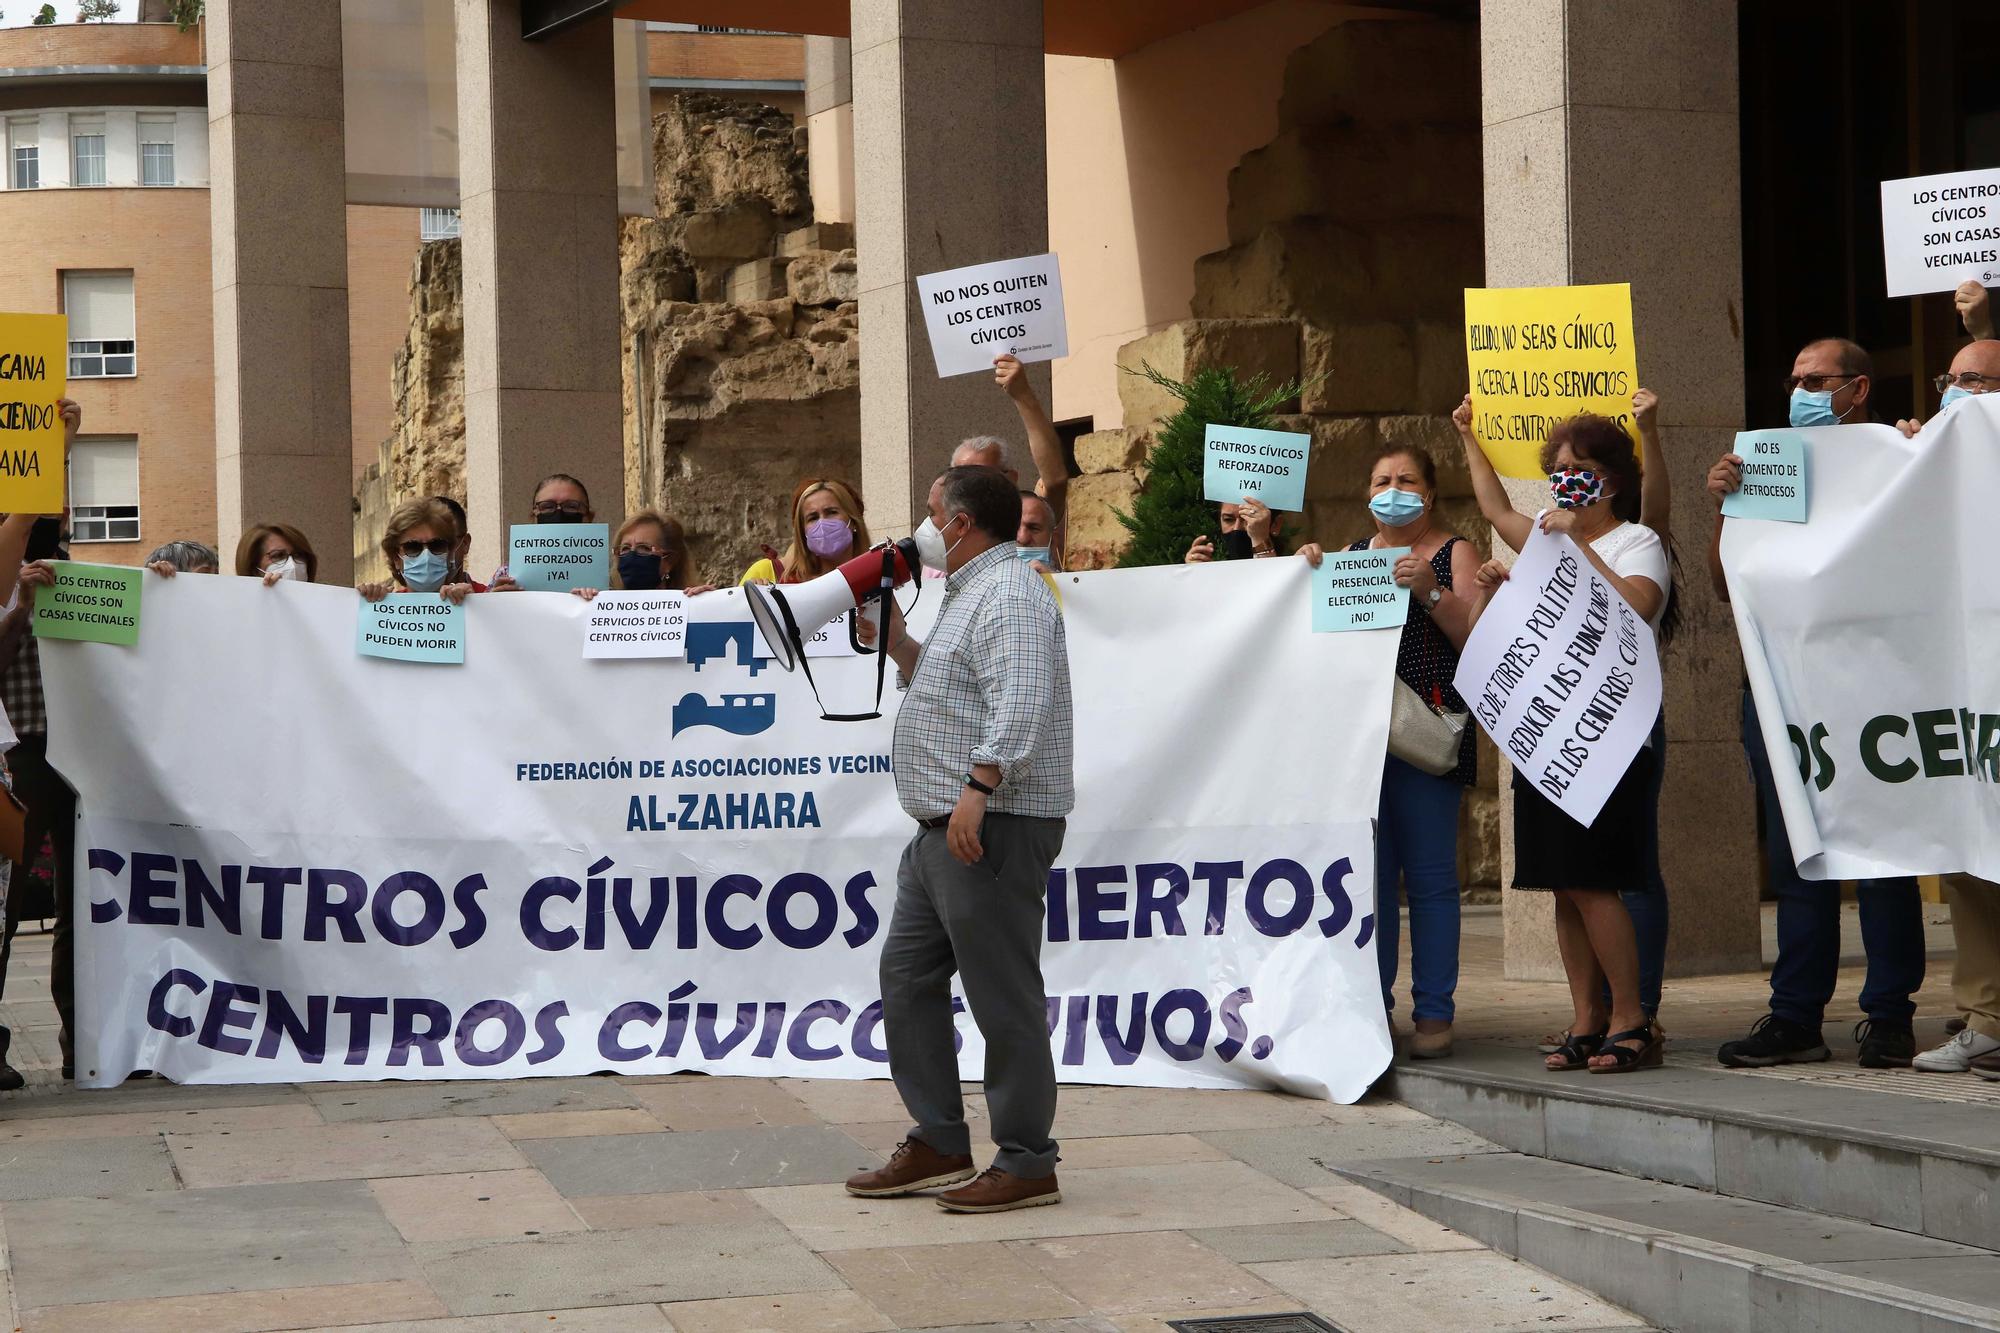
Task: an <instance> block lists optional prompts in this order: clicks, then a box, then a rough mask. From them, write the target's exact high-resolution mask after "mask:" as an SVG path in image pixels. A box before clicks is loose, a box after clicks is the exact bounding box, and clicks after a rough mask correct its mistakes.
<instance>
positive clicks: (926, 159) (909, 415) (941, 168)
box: [851, 0, 1049, 535]
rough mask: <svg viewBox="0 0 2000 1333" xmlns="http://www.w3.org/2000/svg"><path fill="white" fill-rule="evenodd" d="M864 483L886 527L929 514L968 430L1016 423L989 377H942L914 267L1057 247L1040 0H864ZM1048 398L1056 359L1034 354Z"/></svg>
mask: <svg viewBox="0 0 2000 1333" xmlns="http://www.w3.org/2000/svg"><path fill="white" fill-rule="evenodd" d="M851 13H852V16H853V34H854V36H853V69H854V184H855V243H856V246H857V248H858V251H859V255H858V258H859V262H860V286H861V302H860V305H861V327H862V328H863V329H864V330H865V334H864V336H865V337H866V338H867V339H868V355H867V356H865V357H863V358H862V360H861V441H862V444H861V450H862V454H861V485H862V490H863V497H864V499H865V500H866V501H867V504H868V523H869V527H870V529H871V530H872V531H874V532H875V533H876V534H878V535H892V534H896V533H900V532H906V531H908V530H909V528H910V526H911V520H912V517H913V516H916V517H917V518H918V519H921V515H922V514H923V512H924V504H925V500H926V497H927V496H928V495H929V493H930V484H931V481H932V479H933V478H935V477H936V476H937V474H938V473H939V472H940V471H942V470H943V468H944V466H945V464H946V463H947V462H948V461H949V460H950V457H951V451H952V449H953V448H954V447H955V446H956V445H957V443H958V441H959V440H961V439H963V438H964V437H966V436H968V435H976V434H995V435H999V434H1005V435H1007V436H1008V437H1009V438H1014V439H1018V437H1019V435H1020V421H1019V419H1018V418H1017V417H1016V416H1015V415H1014V411H1013V409H1012V408H1011V407H1010V406H1009V405H1008V404H1007V402H1006V400H1005V399H1004V397H1003V396H1002V395H1001V394H1000V393H999V392H998V391H997V390H996V389H995V388H994V387H993V383H992V380H991V378H990V377H988V376H983V375H962V376H959V377H957V378H955V379H949V380H940V379H939V378H938V375H937V365H936V363H935V362H934V361H933V360H932V359H931V349H930V342H929V340H928V338H927V336H926V335H925V332H924V321H923V315H922V312H921V311H920V310H919V309H918V306H917V288H916V282H915V279H916V278H917V277H918V276H919V275H921V274H925V273H932V272H936V271H937V270H939V269H948V268H957V267H960V266H961V265H965V264H976V263H985V262H987V261H989V260H995V259H1013V258H1017V257H1019V256H1021V255H1032V254H1040V253H1042V252H1044V251H1046V250H1047V249H1048V243H1049V219H1048V149H1047V145H1046V142H1045V140H1044V137H1043V135H1044V131H1043V125H1044V121H1045V119H1046V115H1045V107H1044V93H1043V80H1042V4H1041V0H990V3H987V4H983V5H981V6H980V8H979V21H978V22H977V23H976V24H973V23H968V22H967V21H966V18H965V14H964V12H963V7H962V6H961V5H960V4H959V2H958V0H853V4H852V6H851ZM1034 373H1035V382H1036V388H1037V391H1038V392H1039V393H1040V394H1041V395H1042V401H1043V402H1047V401H1049V398H1048V394H1049V380H1048V368H1047V367H1046V366H1038V367H1036V368H1035V372H1034Z"/></svg>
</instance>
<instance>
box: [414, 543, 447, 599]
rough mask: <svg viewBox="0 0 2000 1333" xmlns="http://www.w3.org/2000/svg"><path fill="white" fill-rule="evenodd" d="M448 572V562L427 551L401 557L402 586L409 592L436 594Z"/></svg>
mask: <svg viewBox="0 0 2000 1333" xmlns="http://www.w3.org/2000/svg"><path fill="white" fill-rule="evenodd" d="M450 572H451V564H450V562H449V561H447V560H446V559H445V558H444V557H443V556H441V555H434V554H432V553H431V552H429V551H420V552H418V553H417V554H416V555H410V556H404V557H403V586H404V587H406V588H408V589H409V590H410V591H411V592H436V591H437V590H438V589H439V588H442V587H443V586H444V579H445V575H447V574H449V573H450Z"/></svg>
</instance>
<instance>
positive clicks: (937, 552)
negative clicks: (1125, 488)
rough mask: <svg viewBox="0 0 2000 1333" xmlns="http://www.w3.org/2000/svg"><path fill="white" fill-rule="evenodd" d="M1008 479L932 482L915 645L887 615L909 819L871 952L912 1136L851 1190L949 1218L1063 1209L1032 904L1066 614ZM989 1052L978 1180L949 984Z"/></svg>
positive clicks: (1037, 893) (1055, 828)
mask: <svg viewBox="0 0 2000 1333" xmlns="http://www.w3.org/2000/svg"><path fill="white" fill-rule="evenodd" d="M1020 524H1021V496H1020V493H1019V491H1018V490H1017V489H1016V488H1015V486H1014V483H1012V482H1010V481H1009V480H1008V479H1007V477H1006V476H1005V474H1003V473H1001V472H998V471H996V470H994V469H992V468H986V467H954V468H952V469H951V470H950V471H948V472H946V473H945V474H944V475H943V476H942V477H939V478H938V479H937V481H936V482H934V483H933V484H932V486H931V494H930V519H929V520H928V521H927V522H926V523H925V524H924V526H923V528H922V529H920V530H919V531H918V533H917V549H918V552H919V554H921V555H922V556H923V558H924V563H925V564H926V565H930V566H932V567H934V568H941V569H943V570H944V571H945V572H946V578H945V593H944V606H943V609H942V610H940V611H939V612H938V619H937V625H936V627H935V628H934V629H933V630H932V631H931V636H930V639H929V640H928V642H925V643H918V642H917V641H916V640H914V639H912V638H910V636H909V633H908V631H907V630H906V629H905V628H904V626H903V624H902V623H901V620H900V619H899V618H896V617H893V616H892V617H891V622H890V625H889V627H888V629H887V630H886V633H887V634H888V636H889V643H888V652H889V654H890V656H891V657H893V658H895V660H896V665H897V667H898V668H900V669H901V671H902V673H903V675H904V677H905V679H907V680H908V681H909V689H908V691H907V692H906V693H905V694H904V697H903V702H902V705H901V707H900V709H899V710H898V712H897V715H896V738H895V745H894V751H893V761H894V763H895V769H896V794H897V797H898V799H900V800H901V802H902V805H903V809H904V810H905V811H906V812H908V814H909V815H910V816H911V818H913V819H915V820H916V821H917V825H918V828H917V833H916V837H915V838H913V839H912V840H911V842H910V844H909V846H908V847H906V848H904V850H903V860H902V864H901V865H900V866H899V867H898V869H897V872H896V908H895V912H894V914H893V916H892V918H891V920H890V923H889V934H888V938H887V939H886V940H885V941H884V942H883V946H882V969H881V980H882V1018H883V1022H884V1025H885V1027H886V1029H887V1033H888V1045H889V1072H890V1074H891V1075H892V1076H893V1077H894V1078H895V1080H896V1090H897V1092H899V1093H900V1094H901V1095H902V1098H903V1105H904V1106H905V1107H906V1108H907V1109H908V1110H909V1112H910V1116H911V1118H912V1119H913V1120H914V1121H915V1122H916V1123H915V1124H914V1125H913V1126H912V1127H911V1129H910V1133H909V1137H908V1138H907V1139H905V1140H904V1142H903V1143H902V1145H901V1146H900V1147H898V1148H897V1150H896V1153H895V1155H894V1156H893V1157H892V1158H891V1159H890V1161H889V1164H888V1165H887V1166H885V1167H883V1168H881V1169H880V1170H877V1171H869V1172H864V1173H862V1174H861V1175H858V1176H855V1177H854V1178H853V1179H851V1180H849V1181H848V1182H847V1190H848V1192H849V1193H850V1194H854V1195H858V1196H861V1197H863V1198H880V1197H887V1196H890V1195H900V1194H912V1193H915V1192H917V1191H919V1190H924V1189H932V1188H935V1187H938V1186H941V1185H955V1184H958V1183H959V1182H961V1181H966V1180H971V1182H972V1183H970V1184H968V1185H964V1186H963V1187H962V1188H959V1189H955V1190H951V1191H949V1192H948V1193H945V1194H943V1195H940V1196H939V1198H938V1203H939V1205H940V1206H942V1207H944V1208H946V1209H948V1210H950V1211H953V1212H979V1213H986V1212H1001V1211H1004V1210H1007V1209H1011V1208H1027V1207H1032V1206H1034V1205H1037V1204H1049V1203H1056V1202H1059V1201H1060V1200H1061V1198H1062V1195H1061V1193H1060V1191H1059V1190H1058V1189H1057V1186H1056V1177H1055V1166H1056V1143H1055V1140H1054V1139H1053V1138H1051V1137H1050V1130H1051V1129H1052V1128H1053V1127H1054V1124H1055V1113H1056V1073H1055V1062H1054V1060H1053V1058H1052V1057H1051V1055H1050V1052H1049V1033H1048V1019H1047V1000H1046V991H1045V989H1044V987H1043V983H1042V962H1041V949H1042V936H1043V924H1042V914H1043V896H1044V894H1045V892H1046V891H1047V886H1048V875H1049V868H1050V867H1051V866H1052V865H1054V863H1055V859H1056V854H1057V853H1058V852H1060V851H1061V850H1062V841H1063V830H1064V827H1065V820H1066V818H1067V816H1068V815H1069V812H1070V808H1071V806H1073V805H1074V804H1075V803H1076V788H1075V783H1074V780H1073V777H1072V773H1071V767H1072V757H1073V754H1074V749H1075V745H1074V738H1073V724H1072V719H1073V711H1072V708H1071V702H1070V686H1069V656H1068V650H1067V647H1066V646H1065V643H1064V639H1063V626H1062V614H1061V611H1060V610H1059V609H1058V608H1057V606H1056V600H1055V595H1054V594H1053V593H1052V592H1051V591H1050V590H1049V587H1048V585H1047V584H1046V583H1045V582H1043V580H1042V577H1041V575H1039V574H1037V573H1036V572H1035V571H1033V570H1032V569H1030V568H1029V567H1028V565H1027V564H1026V563H1025V562H1024V561H1023V560H1022V559H1021V556H1020V552H1019V548H1018V547H1016V545H1015V544H1014V534H1015V532H1016V531H1017V530H1018V529H1019V527H1020ZM954 972H955V973H957V974H958V975H959V976H960V977H961V978H962V980H963V982H964V986H965V998H966V1002H967V1003H968V1004H969V1005H970V1006H971V1008H972V1018H973V1021H974V1022H975V1023H977V1024H978V1025H979V1032H980V1035H981V1036H983V1037H984V1038H985V1039H986V1100H987V1108H988V1110H989V1112H990V1113H991V1117H992V1121H993V1141H994V1142H995V1143H996V1144H997V1145H998V1146H999V1150H1000V1151H999V1154H998V1156H996V1157H995V1159H994V1162H993V1165H992V1167H990V1168H989V1169H987V1170H986V1171H985V1172H983V1173H981V1174H979V1176H978V1178H977V1179H973V1174H974V1173H973V1167H972V1140H971V1135H970V1133H969V1131H968V1130H967V1128H966V1124H965V1107H964V1102H963V1100H962V1098H961V1097H960V1095H959V1081H958V1057H957V1054H956V1052H955V1051H954V1049H953V1047H954V1042H953V1031H952V1010H951V978H952V974H953V973H954Z"/></svg>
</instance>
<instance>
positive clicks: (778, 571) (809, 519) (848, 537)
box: [737, 477, 873, 583]
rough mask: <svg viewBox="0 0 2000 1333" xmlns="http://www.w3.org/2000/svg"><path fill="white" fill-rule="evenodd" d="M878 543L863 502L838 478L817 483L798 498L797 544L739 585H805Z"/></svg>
mask: <svg viewBox="0 0 2000 1333" xmlns="http://www.w3.org/2000/svg"><path fill="white" fill-rule="evenodd" d="M872 544H873V543H872V542H870V541H869V538H868V524H867V522H866V521H865V520H864V519H863V518H862V511H861V496H860V495H859V493H857V492H856V491H855V489H854V487H852V486H851V485H849V484H848V483H846V482H844V481H840V480H837V479H835V478H831V477H827V478H811V479H808V480H806V481H802V482H800V483H799V486H798V489H797V490H795V491H793V492H792V544H791V545H790V546H788V547H786V548H785V553H784V554H783V555H779V554H778V553H777V552H775V551H773V550H772V549H771V548H770V547H768V546H767V547H765V548H764V559H762V560H759V561H757V562H756V563H755V564H753V565H751V566H750V568H748V569H746V570H744V571H743V577H742V578H740V579H738V580H737V582H739V583H804V582H805V581H806V580H807V579H814V578H818V577H819V576H820V575H821V574H826V573H829V572H831V571H833V570H835V569H838V568H839V567H840V564H841V562H842V561H844V560H849V559H852V558H853V557H855V556H857V555H859V554H861V553H862V552H863V551H865V550H867V549H868V548H869V546H871V545H872Z"/></svg>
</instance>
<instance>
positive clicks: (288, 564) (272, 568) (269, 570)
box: [264, 556, 306, 583]
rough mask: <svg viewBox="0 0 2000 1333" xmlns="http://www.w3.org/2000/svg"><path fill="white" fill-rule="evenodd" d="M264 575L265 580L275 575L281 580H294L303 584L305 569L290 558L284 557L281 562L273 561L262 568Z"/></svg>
mask: <svg viewBox="0 0 2000 1333" xmlns="http://www.w3.org/2000/svg"><path fill="white" fill-rule="evenodd" d="M264 574H265V577H267V578H268V577H269V576H271V575H273V574H276V575H277V576H278V577H279V578H281V579H295V580H297V581H299V582H301V583H303V582H305V577H306V567H305V566H304V565H302V564H300V563H299V562H298V561H297V560H295V559H293V558H292V557H291V556H286V557H285V558H284V559H283V560H273V561H272V562H271V563H270V564H268V565H266V566H264Z"/></svg>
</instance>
